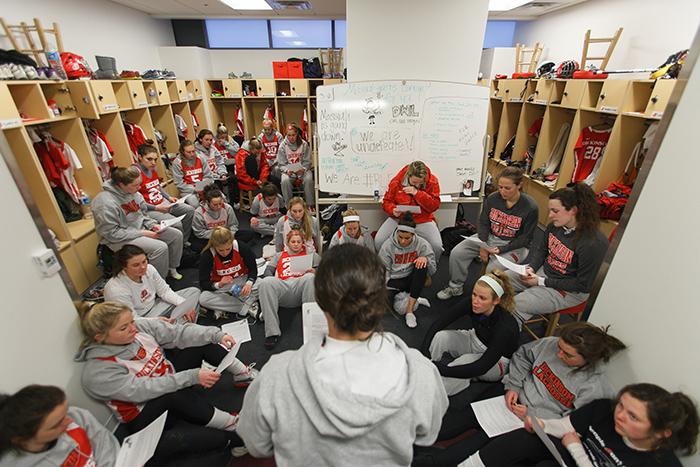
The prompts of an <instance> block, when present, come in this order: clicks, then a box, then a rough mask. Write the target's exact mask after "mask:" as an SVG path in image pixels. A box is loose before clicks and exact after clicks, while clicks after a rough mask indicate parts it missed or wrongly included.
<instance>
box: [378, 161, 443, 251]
mask: <svg viewBox="0 0 700 467" xmlns="http://www.w3.org/2000/svg"><path fill="white" fill-rule="evenodd" d="M399 206H418V208H420V213H417V212H414V213H412V214H413V220H414V221H415V222H416V234H418V236H420V237H423V238H424V239H426V240H427V241H428V243H430V246H431V247H432V248H433V251H434V252H435V261H436V262H437V261H440V257H441V256H442V252H443V249H442V238H441V237H440V231H439V230H438V227H437V222H436V221H435V216H434V215H433V213H434V212H435V211H437V210H438V208H439V207H440V184H439V183H438V179H437V177H436V176H435V175H433V174H432V173H431V172H430V169H429V168H428V166H426V165H425V163H424V162H422V161H413V162H411V163H410V164H408V165H407V166H406V167H404V168H403V169H401V170H400V171H399V173H398V174H396V176H395V177H394V178H392V179H391V182H389V188H387V190H386V193H385V194H384V201H383V202H382V208H383V209H384V211H385V212H386V213H387V214H388V215H389V218H388V219H387V220H386V221H384V223H383V224H382V226H381V227H380V228H379V230H378V231H377V235H376V236H375V238H374V243H375V245H376V247H377V251H379V250H380V248H381V247H382V245H383V244H384V242H385V241H386V240H387V239H388V238H389V237H390V236H391V234H392V233H393V232H394V230H395V229H396V227H397V226H398V225H399V218H401V216H402V215H403V214H405V211H403V210H401V209H400V208H399Z"/></svg>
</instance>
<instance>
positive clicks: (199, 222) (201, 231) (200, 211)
mask: <svg viewBox="0 0 700 467" xmlns="http://www.w3.org/2000/svg"><path fill="white" fill-rule="evenodd" d="M224 210H226V225H225V226H223V227H228V229H229V230H230V231H231V232H233V233H236V232H238V218H237V217H236V213H235V212H234V211H233V208H232V207H231V205H230V204H228V203H224V207H223V208H221V211H219V212H214V210H213V209H211V208H210V207H209V206H208V205H207V203H206V202H203V203H199V206H197V208H196V209H195V210H194V217H193V218H192V232H193V233H194V235H195V236H196V237H197V238H203V239H205V238H211V234H212V232H213V231H214V229H213V228H209V226H208V225H207V219H205V214H206V216H207V217H209V218H211V219H212V220H218V219H219V218H221V217H222V216H223V215H224V213H223V211H224Z"/></svg>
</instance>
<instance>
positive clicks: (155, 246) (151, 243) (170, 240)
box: [106, 227, 183, 277]
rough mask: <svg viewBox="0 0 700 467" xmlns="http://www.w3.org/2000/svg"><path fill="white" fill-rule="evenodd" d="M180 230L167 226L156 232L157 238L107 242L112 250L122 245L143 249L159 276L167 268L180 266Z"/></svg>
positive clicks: (165, 272) (165, 271)
mask: <svg viewBox="0 0 700 467" xmlns="http://www.w3.org/2000/svg"><path fill="white" fill-rule="evenodd" d="M182 243H183V242H182V232H180V231H179V230H177V229H175V228H172V227H168V228H167V229H163V230H161V231H160V232H158V238H157V239H155V238H148V237H138V238H134V239H132V240H129V241H127V242H121V243H107V244H106V245H107V247H108V248H109V249H110V250H112V251H113V252H115V253H116V252H117V251H119V250H121V248H122V247H123V246H124V245H136V246H138V247H140V248H141V249H143V251H145V252H146V256H148V262H149V263H151V264H152V265H153V267H154V268H156V270H157V271H158V274H160V275H161V277H166V276H167V275H168V269H169V268H173V269H174V268H177V267H178V266H180V259H181V258H182Z"/></svg>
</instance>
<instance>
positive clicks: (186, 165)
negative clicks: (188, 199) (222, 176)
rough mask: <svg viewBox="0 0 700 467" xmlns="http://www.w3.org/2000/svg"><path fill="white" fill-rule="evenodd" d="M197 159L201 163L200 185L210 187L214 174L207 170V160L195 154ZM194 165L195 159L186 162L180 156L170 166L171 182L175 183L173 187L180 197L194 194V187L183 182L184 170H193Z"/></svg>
mask: <svg viewBox="0 0 700 467" xmlns="http://www.w3.org/2000/svg"><path fill="white" fill-rule="evenodd" d="M197 159H199V161H200V162H201V163H202V180H201V181H202V182H203V183H202V185H204V186H207V185H211V184H212V183H214V174H213V173H212V171H211V169H210V168H209V164H208V163H207V160H206V159H205V158H204V156H202V155H201V154H199V153H197ZM196 164H197V161H196V159H192V160H191V161H188V160H187V159H185V158H184V157H182V156H178V157H177V158H176V159H175V160H174V161H173V163H172V164H171V166H170V171H171V172H172V174H173V182H175V186H176V187H177V189H178V190H179V191H180V196H185V195H191V194H194V193H195V192H196V190H195V185H191V184H189V183H187V182H185V170H188V169H193V168H194V167H195V165H196Z"/></svg>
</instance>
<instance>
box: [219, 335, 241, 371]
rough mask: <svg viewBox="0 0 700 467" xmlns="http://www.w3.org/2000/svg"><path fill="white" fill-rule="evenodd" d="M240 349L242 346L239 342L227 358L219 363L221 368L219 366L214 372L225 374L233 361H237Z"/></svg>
mask: <svg viewBox="0 0 700 467" xmlns="http://www.w3.org/2000/svg"><path fill="white" fill-rule="evenodd" d="M240 348H241V344H240V343H239V342H237V343H236V345H234V346H233V348H232V349H231V350H229V351H228V353H227V354H226V356H225V357H224V358H223V359H221V363H219V366H217V367H216V370H214V371H216V372H217V373H219V374H221V372H223V371H224V370H225V369H226V368H228V367H230V366H231V364H232V363H233V361H234V360H236V354H237V353H238V349H240Z"/></svg>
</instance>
